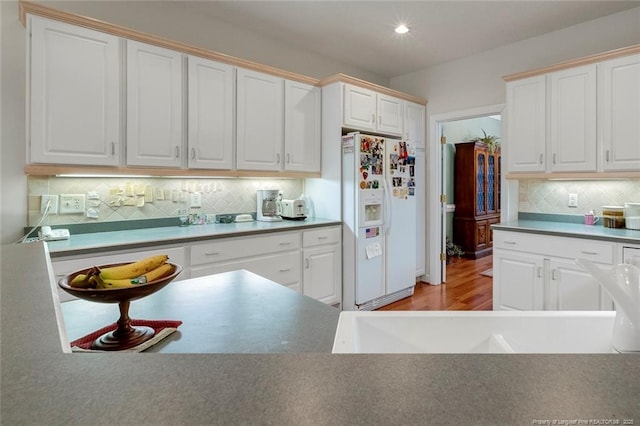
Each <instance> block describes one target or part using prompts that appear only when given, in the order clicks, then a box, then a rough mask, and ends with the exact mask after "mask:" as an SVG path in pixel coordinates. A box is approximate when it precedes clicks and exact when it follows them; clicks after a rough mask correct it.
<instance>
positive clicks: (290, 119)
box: [284, 80, 321, 172]
mask: <svg viewBox="0 0 640 426" xmlns="http://www.w3.org/2000/svg"><path fill="white" fill-rule="evenodd" d="M284 93H285V99H284V111H285V116H284V125H285V131H284V155H285V163H284V169H285V170H291V171H296V172H319V171H320V95H321V93H320V88H319V87H315V86H311V85H309V84H304V83H298V82H295V81H289V80H287V81H286V82H285V88H284Z"/></svg>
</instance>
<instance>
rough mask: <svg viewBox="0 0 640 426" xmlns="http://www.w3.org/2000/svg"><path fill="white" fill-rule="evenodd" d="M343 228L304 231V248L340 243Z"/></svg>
mask: <svg viewBox="0 0 640 426" xmlns="http://www.w3.org/2000/svg"><path fill="white" fill-rule="evenodd" d="M340 234H341V228H340V227H339V226H335V227H332V228H322V229H317V230H313V231H304V232H303V233H302V246H303V247H313V246H320V245H324V244H334V243H339V242H340Z"/></svg>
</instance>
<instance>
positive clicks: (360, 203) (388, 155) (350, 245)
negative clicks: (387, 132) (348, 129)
mask: <svg viewBox="0 0 640 426" xmlns="http://www.w3.org/2000/svg"><path fill="white" fill-rule="evenodd" d="M417 166H419V165H417V164H416V161H415V154H414V152H413V148H412V147H411V146H410V144H409V143H408V142H406V141H401V140H396V139H391V138H386V137H381V136H370V135H364V134H360V133H349V134H348V135H346V136H343V138H342V218H343V227H342V232H343V309H344V310H373V309H376V308H379V307H382V306H384V305H387V304H389V303H391V302H394V301H396V300H400V299H403V298H405V297H408V296H410V295H412V294H413V290H414V287H415V271H416V226H415V225H416V200H415V191H416V190H417V185H419V183H418V182H416V179H415V176H416V175H415V173H416V170H415V168H416V167H417Z"/></svg>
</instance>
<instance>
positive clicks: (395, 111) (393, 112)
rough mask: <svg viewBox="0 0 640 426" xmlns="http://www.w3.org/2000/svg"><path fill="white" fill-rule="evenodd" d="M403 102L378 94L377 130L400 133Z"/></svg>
mask: <svg viewBox="0 0 640 426" xmlns="http://www.w3.org/2000/svg"><path fill="white" fill-rule="evenodd" d="M403 107H404V102H403V101H402V100H400V99H397V98H394V97H391V96H387V95H382V94H380V93H379V94H378V102H377V109H376V111H377V113H378V114H377V115H378V116H377V121H376V124H377V130H378V131H379V132H380V133H385V134H388V135H398V136H400V135H402V130H403V128H402V125H403V118H404V117H403V115H404V110H403Z"/></svg>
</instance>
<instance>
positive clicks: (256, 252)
mask: <svg viewBox="0 0 640 426" xmlns="http://www.w3.org/2000/svg"><path fill="white" fill-rule="evenodd" d="M190 259H191V277H193V278H195V277H202V276H205V275H211V274H218V273H220V272H228V271H235V270H238V269H246V270H247V271H250V272H253V273H254V274H258V275H260V276H263V277H265V278H267V279H270V280H272V281H275V282H277V283H278V284H282V285H284V286H287V287H289V288H292V289H294V290H296V291H298V292H301V284H300V283H301V279H302V277H301V273H300V264H301V261H300V232H281V233H277V234H270V235H264V236H253V237H252V236H249V237H233V238H224V239H216V240H214V241H211V242H207V243H200V244H193V245H192V246H191V255H190Z"/></svg>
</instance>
